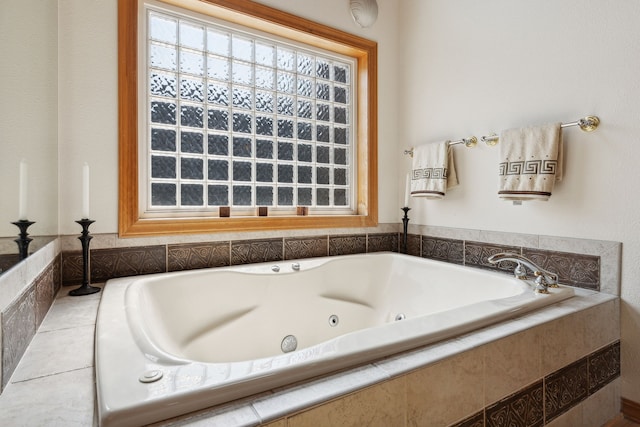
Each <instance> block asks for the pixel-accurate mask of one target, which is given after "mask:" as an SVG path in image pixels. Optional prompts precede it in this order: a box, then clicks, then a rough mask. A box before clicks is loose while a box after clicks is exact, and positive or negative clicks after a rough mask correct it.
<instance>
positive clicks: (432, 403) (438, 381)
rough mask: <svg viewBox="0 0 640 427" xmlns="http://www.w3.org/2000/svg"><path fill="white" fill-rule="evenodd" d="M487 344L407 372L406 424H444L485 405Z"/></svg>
mask: <svg viewBox="0 0 640 427" xmlns="http://www.w3.org/2000/svg"><path fill="white" fill-rule="evenodd" d="M483 356H484V347H479V348H477V349H474V350H470V351H467V352H465V353H462V354H460V355H457V356H454V357H451V358H450V359H447V360H444V361H442V362H439V363H436V364H435V365H432V366H429V367H426V368H424V369H421V370H419V371H416V372H413V373H411V374H408V375H407V425H408V426H431V425H433V426H444V425H449V424H450V423H453V422H455V421H457V420H460V419H463V418H465V417H467V416H469V415H472V414H473V413H475V412H477V411H479V410H480V409H482V408H483V406H484V405H483V402H484V378H483V377H484V375H483V364H484V363H483Z"/></svg>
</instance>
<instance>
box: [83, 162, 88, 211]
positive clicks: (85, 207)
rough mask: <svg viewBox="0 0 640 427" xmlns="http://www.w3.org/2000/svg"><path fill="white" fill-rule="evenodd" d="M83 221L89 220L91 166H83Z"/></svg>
mask: <svg viewBox="0 0 640 427" xmlns="http://www.w3.org/2000/svg"><path fill="white" fill-rule="evenodd" d="M82 219H89V165H88V164H87V162H84V165H82Z"/></svg>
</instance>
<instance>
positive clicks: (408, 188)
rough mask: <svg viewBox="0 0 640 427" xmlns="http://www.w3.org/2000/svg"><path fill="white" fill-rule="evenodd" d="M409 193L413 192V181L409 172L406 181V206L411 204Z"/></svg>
mask: <svg viewBox="0 0 640 427" xmlns="http://www.w3.org/2000/svg"><path fill="white" fill-rule="evenodd" d="M409 193H411V181H410V180H409V174H407V177H406V179H405V183H404V206H405V207H406V206H409Z"/></svg>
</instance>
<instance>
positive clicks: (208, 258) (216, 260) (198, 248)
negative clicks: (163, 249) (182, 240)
mask: <svg viewBox="0 0 640 427" xmlns="http://www.w3.org/2000/svg"><path fill="white" fill-rule="evenodd" d="M230 244H231V242H212V243H186V244H182V245H168V246H167V264H168V265H167V269H168V271H180V270H193V269H196V268H208V267H224V266H227V265H229V262H230V250H231V246H230Z"/></svg>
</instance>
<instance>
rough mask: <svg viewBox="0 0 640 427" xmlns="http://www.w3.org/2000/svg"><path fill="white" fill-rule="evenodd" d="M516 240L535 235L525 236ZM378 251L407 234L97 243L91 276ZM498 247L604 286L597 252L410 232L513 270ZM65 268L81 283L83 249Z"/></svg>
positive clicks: (455, 256)
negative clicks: (105, 245) (120, 245)
mask: <svg viewBox="0 0 640 427" xmlns="http://www.w3.org/2000/svg"><path fill="white" fill-rule="evenodd" d="M435 234H438V233H435ZM454 234H456V233H454ZM457 234H461V233H457ZM462 234H464V233H462ZM467 234H468V233H467ZM480 234H481V233H480ZM500 236H501V237H502V238H501V239H493V240H500V241H509V239H508V238H507V237H508V236H506V235H505V236H503V235H500ZM461 237H465V236H464V235H461ZM474 237H479V234H478V233H476V234H474ZM488 240H492V239H488ZM511 240H513V241H518V242H525V243H526V242H530V241H532V239H530V238H529V239H525V238H524V237H523V238H520V239H511ZM379 251H393V252H396V251H397V252H403V251H404V248H403V235H402V234H401V233H395V232H394V233H370V234H341V235H332V236H324V235H320V236H299V237H274V238H265V239H250V240H230V241H216V242H202V243H176V244H168V245H154V246H133V247H123V248H111V249H95V250H91V276H90V277H91V281H92V282H96V283H97V282H101V281H106V280H108V279H110V278H114V277H123V276H130V275H138V274H149V273H159V272H165V271H178V270H190V269H195V268H208V267H219V266H226V265H239V264H247V263H257V262H272V261H282V260H284V259H297V258H311V257H322V256H327V255H329V256H335V255H348V254H357V253H367V252H379ZM498 252H514V253H517V254H523V255H524V256H526V257H528V258H530V259H531V260H532V261H534V262H535V263H537V264H538V265H540V266H541V267H543V268H546V269H548V270H550V271H553V272H555V273H557V274H558V275H559V278H560V283H561V284H565V285H570V286H577V287H581V288H585V289H590V290H596V291H599V290H600V286H601V277H600V276H601V270H602V266H601V262H600V257H599V256H597V255H591V254H579V253H571V252H559V251H550V250H543V249H537V248H529V247H522V246H512V245H505V244H501V243H493V242H490V243H487V242H480V241H475V240H464V239H451V238H446V237H440V236H430V235H418V234H408V235H407V253H408V254H410V255H414V256H420V257H423V258H429V259H435V260H440V261H446V262H450V263H454V264H458V265H466V266H469V267H476V268H482V269H488V270H494V271H503V272H505V273H507V274H512V272H513V269H514V268H515V263H513V262H506V261H505V262H501V263H500V264H498V265H494V264H491V263H489V262H488V261H487V258H488V257H489V256H491V255H493V254H496V253H498ZM62 270H63V284H65V285H74V284H79V283H81V281H82V254H81V253H80V252H79V251H73V252H63V258H62Z"/></svg>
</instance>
